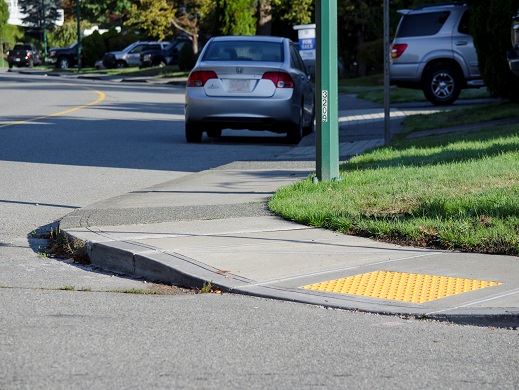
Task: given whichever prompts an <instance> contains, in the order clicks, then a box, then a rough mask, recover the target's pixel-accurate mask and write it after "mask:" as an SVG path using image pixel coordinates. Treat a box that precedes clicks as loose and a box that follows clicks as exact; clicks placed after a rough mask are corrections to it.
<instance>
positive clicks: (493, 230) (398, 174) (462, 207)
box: [269, 126, 519, 255]
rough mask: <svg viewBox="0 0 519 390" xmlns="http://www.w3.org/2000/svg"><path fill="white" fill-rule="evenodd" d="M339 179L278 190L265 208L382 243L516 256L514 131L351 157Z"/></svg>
mask: <svg viewBox="0 0 519 390" xmlns="http://www.w3.org/2000/svg"><path fill="white" fill-rule="evenodd" d="M341 176H342V178H343V180H342V181H339V182H324V183H318V184H314V183H312V180H311V179H310V178H309V179H307V180H305V181H302V182H299V183H296V184H294V185H292V186H289V187H286V188H282V189H280V190H279V191H278V192H277V193H276V194H275V195H274V197H273V198H272V199H271V200H270V202H269V207H270V209H271V210H272V211H274V212H275V213H277V214H279V215H281V216H283V217H284V218H286V219H289V220H293V221H296V222H299V223H302V224H307V225H311V226H316V227H322V228H327V229H333V230H337V231H340V232H343V233H347V234H353V235H359V236H365V237H372V238H375V239H380V240H384V241H390V242H396V243H402V244H406V245H417V246H428V247H435V248H443V249H457V250H463V251H470V252H483V253H495V254H508V255H518V254H519V126H508V127H502V128H496V129H489V130H488V131H485V132H480V133H473V134H470V135H457V136H454V135H453V136H448V137H445V136H442V137H436V138H426V139H420V140H417V141H413V142H410V141H405V142H399V143H398V144H395V145H393V146H390V147H385V148H379V149H376V150H373V151H371V152H368V153H365V154H363V155H361V156H358V157H355V158H353V159H352V160H351V161H349V162H348V163H346V164H345V165H343V166H342V167H341Z"/></svg>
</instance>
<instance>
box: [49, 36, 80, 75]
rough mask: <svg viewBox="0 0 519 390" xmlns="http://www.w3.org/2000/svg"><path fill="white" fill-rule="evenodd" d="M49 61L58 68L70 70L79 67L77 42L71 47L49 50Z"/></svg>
mask: <svg viewBox="0 0 519 390" xmlns="http://www.w3.org/2000/svg"><path fill="white" fill-rule="evenodd" d="M47 61H48V62H49V63H51V64H54V65H55V66H56V68H59V69H68V68H70V67H73V66H76V65H77V42H76V43H74V44H72V45H70V46H69V47H63V48H52V49H50V50H49V58H48V59H47Z"/></svg>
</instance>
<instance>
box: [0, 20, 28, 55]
mask: <svg viewBox="0 0 519 390" xmlns="http://www.w3.org/2000/svg"><path fill="white" fill-rule="evenodd" d="M23 35H24V31H23V29H22V28H21V27H19V26H11V25H10V24H6V25H5V26H3V27H0V44H1V45H2V49H3V52H4V53H5V52H6V51H7V50H9V49H11V48H12V47H13V46H14V45H15V44H16V42H20V41H23Z"/></svg>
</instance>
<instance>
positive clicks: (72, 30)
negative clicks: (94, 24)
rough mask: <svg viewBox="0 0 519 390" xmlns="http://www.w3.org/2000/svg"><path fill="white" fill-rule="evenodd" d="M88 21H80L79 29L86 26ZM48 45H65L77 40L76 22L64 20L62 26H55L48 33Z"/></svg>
mask: <svg viewBox="0 0 519 390" xmlns="http://www.w3.org/2000/svg"><path fill="white" fill-rule="evenodd" d="M88 27H90V26H89V23H87V22H82V23H81V30H84V29H85V28H88ZM48 40H49V47H67V46H70V45H71V44H73V43H74V42H76V41H77V24H76V22H75V21H66V22H65V23H64V24H63V26H59V27H57V28H56V29H55V30H54V31H52V32H50V33H49V35H48Z"/></svg>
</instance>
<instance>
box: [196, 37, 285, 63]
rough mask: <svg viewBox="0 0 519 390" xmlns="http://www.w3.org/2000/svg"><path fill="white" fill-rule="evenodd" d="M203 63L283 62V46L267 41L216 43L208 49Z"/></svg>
mask: <svg viewBox="0 0 519 390" xmlns="http://www.w3.org/2000/svg"><path fill="white" fill-rule="evenodd" d="M203 61H264V62H283V61H284V56H283V44H282V43H281V42H265V41H263V42H262V41H216V42H212V43H211V44H210V46H209V47H208V48H207V51H206V52H205V55H204V58H203Z"/></svg>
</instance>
